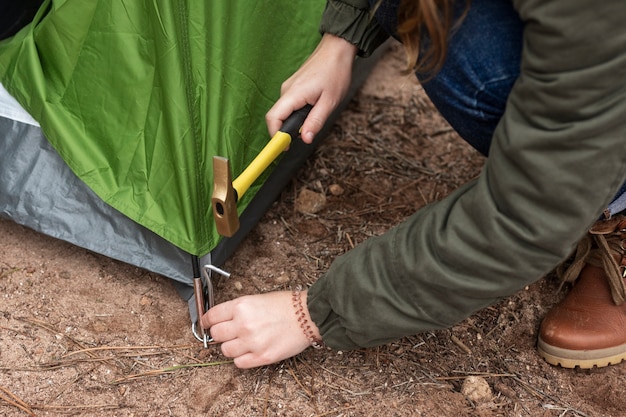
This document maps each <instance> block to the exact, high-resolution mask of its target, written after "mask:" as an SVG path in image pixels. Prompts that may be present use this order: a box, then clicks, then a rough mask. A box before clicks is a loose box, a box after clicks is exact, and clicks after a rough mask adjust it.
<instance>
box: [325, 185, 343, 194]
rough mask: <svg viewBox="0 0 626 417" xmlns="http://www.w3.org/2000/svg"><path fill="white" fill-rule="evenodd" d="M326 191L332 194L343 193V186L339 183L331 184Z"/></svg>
mask: <svg viewBox="0 0 626 417" xmlns="http://www.w3.org/2000/svg"><path fill="white" fill-rule="evenodd" d="M328 191H329V192H330V193H331V194H332V195H334V196H339V195H342V194H343V193H344V189H343V187H342V186H341V185H339V184H331V185H330V186H328Z"/></svg>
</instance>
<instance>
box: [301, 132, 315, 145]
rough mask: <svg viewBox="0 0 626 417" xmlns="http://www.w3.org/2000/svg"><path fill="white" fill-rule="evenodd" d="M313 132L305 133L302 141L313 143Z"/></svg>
mask: <svg viewBox="0 0 626 417" xmlns="http://www.w3.org/2000/svg"><path fill="white" fill-rule="evenodd" d="M313 137H314V135H313V132H304V134H303V135H302V139H304V141H305V142H309V143H311V142H313Z"/></svg>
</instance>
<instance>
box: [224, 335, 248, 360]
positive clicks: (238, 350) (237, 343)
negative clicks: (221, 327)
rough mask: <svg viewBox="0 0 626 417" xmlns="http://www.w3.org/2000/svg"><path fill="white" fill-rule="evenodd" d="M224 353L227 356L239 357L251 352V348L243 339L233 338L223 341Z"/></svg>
mask: <svg viewBox="0 0 626 417" xmlns="http://www.w3.org/2000/svg"><path fill="white" fill-rule="evenodd" d="M221 349H222V354H223V355H224V356H226V357H227V358H238V357H240V356H243V355H246V354H250V351H249V349H248V348H247V347H246V345H245V343H242V341H241V339H233V340H229V341H228V342H224V343H222V347H221Z"/></svg>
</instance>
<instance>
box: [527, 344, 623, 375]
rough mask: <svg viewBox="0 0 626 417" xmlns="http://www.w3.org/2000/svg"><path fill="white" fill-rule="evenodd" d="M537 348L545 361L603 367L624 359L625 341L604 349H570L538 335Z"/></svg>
mask: <svg viewBox="0 0 626 417" xmlns="http://www.w3.org/2000/svg"><path fill="white" fill-rule="evenodd" d="M537 350H538V351H539V355H540V356H541V357H542V358H543V359H545V361H546V362H548V363H549V364H551V365H555V366H561V367H563V368H576V367H578V368H582V369H591V368H593V367H597V368H604V367H605V366H609V365H617V364H618V363H621V362H622V361H624V360H626V343H625V344H623V345H620V346H616V347H612V348H605V349H594V350H571V349H563V348H559V347H556V346H552V345H549V344H547V343H546V342H544V341H543V340H542V339H541V337H539V338H538V341H537Z"/></svg>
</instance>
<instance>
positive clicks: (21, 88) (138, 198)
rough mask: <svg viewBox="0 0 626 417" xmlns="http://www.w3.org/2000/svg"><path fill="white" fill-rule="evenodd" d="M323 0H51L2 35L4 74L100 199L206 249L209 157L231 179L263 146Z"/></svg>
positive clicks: (195, 249) (209, 245) (190, 247)
mask: <svg viewBox="0 0 626 417" xmlns="http://www.w3.org/2000/svg"><path fill="white" fill-rule="evenodd" d="M324 4H325V1H324V0H314V1H306V2H289V1H280V0H275V1H261V2H249V1H245V2H244V1H241V0H231V1H190V0H155V1H130V0H90V1H88V0H47V1H46V2H44V4H43V5H42V7H41V9H40V10H39V13H38V14H37V16H36V17H35V20H34V21H33V23H32V24H30V25H29V26H27V27H26V28H24V29H23V30H22V31H20V32H19V33H18V34H17V35H15V36H14V37H12V38H10V39H7V40H5V41H2V42H0V81H1V82H2V84H3V85H4V86H5V87H6V88H7V90H8V91H9V92H10V93H11V95H13V96H14V97H15V98H17V100H18V101H19V102H20V104H21V105H22V106H23V107H24V108H25V109H26V110H28V112H29V113H30V114H31V115H32V116H33V117H34V118H35V119H36V120H37V121H38V122H39V123H40V125H41V127H42V129H43V131H44V132H45V134H46V137H47V139H48V140H49V141H50V143H51V144H52V145H53V147H54V148H55V149H56V150H57V151H58V152H59V154H60V155H61V157H62V158H63V159H64V161H65V162H66V163H67V164H68V166H69V167H70V168H71V169H72V171H74V173H75V174H76V175H77V176H78V177H79V178H80V179H81V180H82V181H84V182H85V183H86V184H87V185H88V186H89V187H90V188H91V189H92V190H94V192H95V193H96V194H97V195H98V196H99V197H100V198H101V199H102V200H103V201H105V202H106V203H108V204H110V205H111V206H112V207H114V208H115V209H117V210H119V211H120V212H122V213H123V214H124V215H126V216H128V217H129V218H131V219H133V220H134V221H136V222H137V223H139V224H141V225H143V226H144V227H146V228H148V229H150V230H152V231H153V232H154V233H156V234H157V235H159V236H161V237H163V238H164V239H166V240H167V241H169V242H171V243H172V244H174V245H175V246H177V247H179V248H181V249H183V250H185V251H187V252H189V253H191V254H194V255H204V254H206V253H208V252H209V251H211V250H212V249H213V248H214V247H215V246H216V244H217V242H218V240H219V236H218V234H217V232H216V230H215V225H214V219H213V216H212V212H211V203H210V198H211V191H212V190H211V189H212V185H213V184H212V181H213V180H212V166H211V157H212V156H213V155H220V156H225V157H228V158H229V159H230V161H231V167H232V169H233V173H234V175H236V174H237V173H239V172H241V171H242V170H243V169H244V168H245V166H246V165H247V164H248V163H249V162H250V161H251V160H252V159H253V158H254V156H256V154H258V152H259V151H260V150H261V149H262V147H263V146H264V145H265V143H267V141H268V140H269V137H268V135H267V130H266V127H265V123H264V118H263V116H264V114H265V112H266V111H267V109H269V107H271V105H272V104H273V102H274V101H275V100H276V99H277V98H278V95H279V88H280V83H281V82H282V81H283V80H284V79H286V78H287V77H288V76H289V75H290V74H291V73H292V72H293V71H294V70H295V69H296V68H297V67H298V66H299V64H300V63H301V62H302V61H303V60H304V59H305V58H306V56H308V55H309V54H310V53H311V51H312V50H313V48H314V47H315V45H316V44H317V42H318V40H319V35H318V34H317V25H318V22H319V20H320V16H321V14H322V11H323V8H324ZM262 182H263V178H261V179H260V181H258V183H257V184H256V185H255V186H253V187H252V188H251V189H250V190H249V191H248V193H246V194H245V195H244V197H243V199H242V201H240V203H239V210H240V211H242V210H244V209H245V207H246V205H247V204H248V203H249V201H250V200H251V198H252V197H253V196H254V194H255V193H256V191H257V190H258V188H259V186H260V184H261V183H262Z"/></svg>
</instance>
